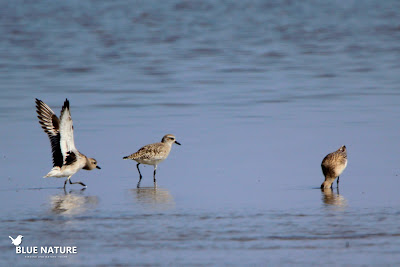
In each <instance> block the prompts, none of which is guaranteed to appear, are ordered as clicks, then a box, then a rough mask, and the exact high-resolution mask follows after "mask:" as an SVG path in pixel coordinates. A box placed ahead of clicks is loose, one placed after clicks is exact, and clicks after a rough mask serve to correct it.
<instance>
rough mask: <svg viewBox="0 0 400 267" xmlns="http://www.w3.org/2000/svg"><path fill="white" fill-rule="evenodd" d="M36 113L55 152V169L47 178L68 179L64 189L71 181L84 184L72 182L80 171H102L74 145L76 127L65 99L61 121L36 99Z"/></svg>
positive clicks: (95, 162) (93, 160) (94, 161)
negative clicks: (73, 177)
mask: <svg viewBox="0 0 400 267" xmlns="http://www.w3.org/2000/svg"><path fill="white" fill-rule="evenodd" d="M36 112H37V114H38V118H39V123H40V125H42V128H43V130H44V132H45V133H46V134H47V135H48V136H49V139H50V143H51V149H52V152H53V168H52V169H51V170H50V172H49V173H48V174H47V175H46V176H44V178H46V177H56V178H61V177H68V178H67V179H66V180H65V182H64V188H65V186H66V184H67V181H69V183H70V184H81V185H82V186H86V185H85V184H84V183H82V182H75V183H73V182H72V181H71V176H72V175H74V174H75V173H76V172H78V171H79V170H80V169H84V170H93V169H95V168H97V169H101V168H100V167H99V166H98V165H97V161H96V160H95V159H94V158H88V157H86V156H85V155H83V154H82V153H80V152H79V151H78V150H77V149H76V147H75V143H74V127H73V125H72V118H71V112H70V108H69V101H68V99H65V102H64V105H63V107H62V109H61V115H60V119H58V117H57V116H56V114H55V113H54V112H53V110H51V108H50V107H49V106H48V105H46V104H45V103H44V102H43V101H41V100H39V99H37V98H36Z"/></svg>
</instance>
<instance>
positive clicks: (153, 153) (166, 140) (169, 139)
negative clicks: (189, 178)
mask: <svg viewBox="0 0 400 267" xmlns="http://www.w3.org/2000/svg"><path fill="white" fill-rule="evenodd" d="M174 143H175V144H178V145H181V144H180V143H179V142H177V141H176V139H175V136H174V135H172V134H166V135H164V137H163V138H162V140H161V142H159V143H154V144H150V145H146V146H144V147H142V148H141V149H139V150H138V151H137V152H135V153H133V154H131V155H129V156H126V157H124V158H123V159H132V160H134V161H136V162H137V163H138V164H137V165H136V166H137V169H138V172H139V182H138V184H137V187H138V188H139V186H140V182H141V180H142V174H141V173H140V169H139V165H140V164H146V165H153V166H154V174H153V179H154V186H155V185H156V170H157V165H158V164H159V163H160V162H162V161H164V160H165V159H166V158H167V157H168V155H169V152H170V151H171V147H172V144H174Z"/></svg>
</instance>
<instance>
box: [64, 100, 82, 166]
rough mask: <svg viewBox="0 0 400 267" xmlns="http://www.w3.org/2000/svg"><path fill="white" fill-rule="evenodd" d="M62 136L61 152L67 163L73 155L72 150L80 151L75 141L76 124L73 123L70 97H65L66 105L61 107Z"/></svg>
mask: <svg viewBox="0 0 400 267" xmlns="http://www.w3.org/2000/svg"><path fill="white" fill-rule="evenodd" d="M60 136H61V138H60V147H61V153H62V155H63V162H64V164H65V163H66V160H67V157H69V156H70V155H71V153H70V152H74V154H77V153H76V152H78V151H77V149H76V147H75V143H74V126H73V125H72V118H71V112H70V109H69V101H68V99H65V102H64V106H63V107H62V109H61V116H60Z"/></svg>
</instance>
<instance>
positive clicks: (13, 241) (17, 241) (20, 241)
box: [8, 235, 24, 247]
mask: <svg viewBox="0 0 400 267" xmlns="http://www.w3.org/2000/svg"><path fill="white" fill-rule="evenodd" d="M8 237H9V238H10V239H11V243H12V244H13V245H15V246H16V247H18V246H19V245H21V243H22V238H23V237H24V236H23V235H19V236H17V238H15V239H14V238H12V237H11V236H8Z"/></svg>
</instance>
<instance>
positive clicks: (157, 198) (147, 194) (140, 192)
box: [130, 187, 175, 210]
mask: <svg viewBox="0 0 400 267" xmlns="http://www.w3.org/2000/svg"><path fill="white" fill-rule="evenodd" d="M130 191H131V193H132V194H133V196H134V198H135V200H136V202H137V203H139V204H141V205H142V206H144V207H145V208H151V209H164V210H165V209H171V208H174V207H175V202H174V199H173V197H172V195H171V193H170V192H169V191H168V189H164V188H157V187H142V188H135V189H131V190H130Z"/></svg>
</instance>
